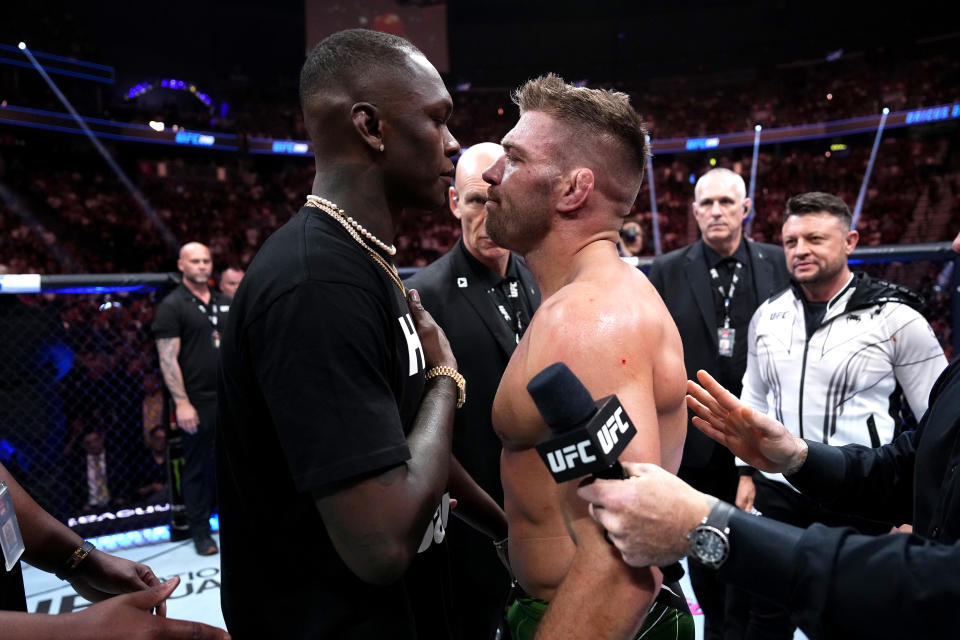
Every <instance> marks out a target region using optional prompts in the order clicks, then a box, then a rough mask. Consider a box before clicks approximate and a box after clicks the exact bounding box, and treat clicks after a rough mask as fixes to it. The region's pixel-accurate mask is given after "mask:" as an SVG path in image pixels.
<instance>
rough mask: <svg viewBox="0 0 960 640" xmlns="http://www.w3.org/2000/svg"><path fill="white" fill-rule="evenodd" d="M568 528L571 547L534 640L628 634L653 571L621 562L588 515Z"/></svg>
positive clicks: (650, 590) (646, 602)
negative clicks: (569, 559)
mask: <svg viewBox="0 0 960 640" xmlns="http://www.w3.org/2000/svg"><path fill="white" fill-rule="evenodd" d="M570 527H571V530H572V533H573V535H574V540H575V542H576V545H577V550H576V553H575V554H574V557H573V561H572V562H571V563H570V568H569V569H568V570H567V574H566V576H564V578H563V582H562V583H561V584H560V586H559V587H558V588H557V591H556V593H555V594H554V596H553V598H552V600H551V601H550V606H549V607H548V608H547V613H546V615H545V616H544V618H543V621H542V622H541V623H540V627H539V629H538V630H537V635H536V638H537V640H575V639H577V638H603V639H604V640H627V639H629V638H633V635H634V634H635V633H636V632H637V630H638V629H639V628H640V626H641V625H642V624H643V621H644V618H645V617H646V614H647V612H648V611H649V609H650V606H651V605H652V604H653V600H654V598H656V596H657V592H658V591H659V587H660V580H661V578H662V577H661V576H660V573H659V571H658V570H657V569H654V568H651V567H643V568H636V567H630V566H627V564H625V563H624V561H623V558H622V556H621V555H620V552H619V551H618V550H617V548H616V547H614V546H613V545H612V544H610V543H608V542H607V541H606V539H605V538H604V537H603V529H602V528H601V527H600V526H599V525H597V524H596V523H595V522H594V521H593V520H591V519H590V518H589V517H587V518H580V519H577V520H574V521H573V522H572V523H571V524H570Z"/></svg>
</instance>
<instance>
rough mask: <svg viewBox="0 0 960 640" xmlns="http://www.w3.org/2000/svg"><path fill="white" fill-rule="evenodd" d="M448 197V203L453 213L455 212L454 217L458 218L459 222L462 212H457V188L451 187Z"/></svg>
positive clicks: (448, 190)
mask: <svg viewBox="0 0 960 640" xmlns="http://www.w3.org/2000/svg"><path fill="white" fill-rule="evenodd" d="M447 196H448V198H447V199H448V201H449V202H448V204H449V205H450V211H452V212H453V215H454V216H455V217H456V218H457V220H459V219H460V212H459V211H457V190H456V188H455V187H450V188H449V189H447Z"/></svg>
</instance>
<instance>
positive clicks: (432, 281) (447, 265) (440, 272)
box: [406, 245, 457, 291]
mask: <svg viewBox="0 0 960 640" xmlns="http://www.w3.org/2000/svg"><path fill="white" fill-rule="evenodd" d="M455 251H457V247H456V245H454V247H453V248H452V249H450V250H449V251H447V252H446V253H445V254H443V255H442V256H440V257H439V258H437V259H436V260H434V261H433V262H431V263H430V264H429V265H427V266H426V267H423V268H422V269H420V270H419V271H417V272H416V273H415V274H413V275H412V276H410V277H409V278H408V279H407V281H406V284H407V288H408V289H417V290H418V291H419V290H422V289H426V288H431V289H432V288H440V287H441V286H442V284H443V280H444V278H445V277H446V276H448V275H449V274H450V273H452V272H453V271H454V270H455V267H454V252H455Z"/></svg>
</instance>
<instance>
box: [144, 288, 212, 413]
mask: <svg viewBox="0 0 960 640" xmlns="http://www.w3.org/2000/svg"><path fill="white" fill-rule="evenodd" d="M229 311H230V298H228V297H227V296H225V295H224V294H222V293H220V292H219V291H215V290H213V289H211V290H210V302H209V303H204V302H203V301H202V300H201V299H200V298H198V297H196V296H195V295H193V294H192V293H190V290H189V289H187V288H186V287H185V286H183V285H182V284H181V285H180V286H178V287H177V288H176V289H174V290H173V291H171V292H170V294H169V295H167V297H166V298H164V299H163V300H162V301H161V302H160V304H159V305H157V313H156V316H155V317H154V320H153V326H152V327H151V328H152V329H153V337H154V338H155V339H157V340H159V339H162V338H180V355H179V357H178V358H177V362H178V363H179V364H180V371H181V372H182V373H183V384H184V387H186V391H187V396H188V397H189V398H190V402H194V403H195V402H202V401H210V400H216V398H217V357H218V355H219V349H218V347H217V344H218V342H221V341H222V337H221V336H220V334H221V333H222V332H223V327H224V326H225V324H226V321H227V314H228V312H229Z"/></svg>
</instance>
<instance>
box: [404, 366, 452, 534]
mask: <svg viewBox="0 0 960 640" xmlns="http://www.w3.org/2000/svg"><path fill="white" fill-rule="evenodd" d="M456 406H457V385H456V383H455V382H454V381H453V380H452V379H451V378H448V377H446V376H437V377H436V378H432V379H430V380H428V381H427V383H426V390H425V392H424V394H423V401H422V402H421V403H420V410H419V411H418V412H417V416H416V418H414V421H413V428H412V429H411V430H410V434H409V435H408V436H407V446H408V447H409V448H410V460H408V461H407V465H406V467H407V482H408V483H410V485H411V486H412V487H413V489H414V492H415V494H417V495H416V498H415V500H416V501H417V502H419V503H421V504H423V505H424V506H425V507H429V512H430V513H429V514H427V516H426V518H425V519H424V525H425V524H426V520H429V518H430V516H431V515H432V514H433V511H434V509H435V508H436V506H437V504H438V503H439V502H440V496H441V495H443V491H444V489H445V488H446V487H447V483H448V480H449V477H450V458H451V455H450V449H451V447H452V445H453V413H454V411H455V410H456Z"/></svg>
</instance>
